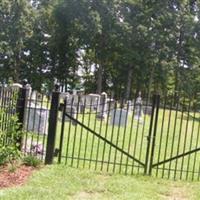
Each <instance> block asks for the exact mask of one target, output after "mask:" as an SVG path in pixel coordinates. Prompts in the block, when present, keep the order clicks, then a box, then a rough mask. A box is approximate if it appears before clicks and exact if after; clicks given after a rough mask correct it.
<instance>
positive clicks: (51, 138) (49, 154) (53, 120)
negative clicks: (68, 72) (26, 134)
mask: <svg viewBox="0 0 200 200" xmlns="http://www.w3.org/2000/svg"><path fill="white" fill-rule="evenodd" d="M58 90H59V86H58V85H56V86H55V91H54V92H53V94H52V99H51V108H50V115H49V127H48V136H47V148H46V149H47V150H46V157H45V164H52V163H53V156H54V148H55V139H56V128H57V118H58V107H59V99H60V92H59V91H58Z"/></svg>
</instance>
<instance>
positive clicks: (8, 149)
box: [0, 109, 22, 165]
mask: <svg viewBox="0 0 200 200" xmlns="http://www.w3.org/2000/svg"><path fill="white" fill-rule="evenodd" d="M5 114H6V113H5V111H3V110H2V109H1V110H0V116H1V119H3V116H4V115H5ZM0 123H5V119H4V121H0ZM6 123H7V125H8V127H6V128H5V129H3V130H0V165H4V164H6V163H10V164H11V165H13V163H14V161H15V160H17V159H19V158H20V155H21V154H20V150H19V145H20V144H19V143H18V142H17V141H19V138H20V137H21V134H22V132H21V131H20V129H19V123H18V122H17V116H16V115H13V116H11V117H10V118H9V121H8V122H6Z"/></svg>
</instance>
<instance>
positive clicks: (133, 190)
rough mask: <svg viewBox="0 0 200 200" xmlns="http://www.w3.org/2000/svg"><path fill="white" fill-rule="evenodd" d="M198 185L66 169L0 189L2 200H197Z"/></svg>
mask: <svg viewBox="0 0 200 200" xmlns="http://www.w3.org/2000/svg"><path fill="white" fill-rule="evenodd" d="M199 187H200V183H199V182H184V181H170V180H165V179H159V178H152V177H148V176H140V175H138V176H125V175H120V174H110V173H105V172H94V171H90V170H86V169H75V168H71V167H66V166H65V165H62V164H61V165H57V164H54V165H51V166H45V167H43V168H42V169H40V170H37V171H34V172H33V174H32V175H31V177H29V179H28V180H27V181H26V182H25V183H24V185H22V186H17V187H11V188H6V189H5V188H4V189H0V199H1V200H36V199H42V200H63V199H66V200H67V199H73V200H78V199H80V200H90V199H91V200H93V199H98V200H102V199H107V200H108V199H122V200H134V199H135V200H151V199H152V200H158V199H160V200H174V199H176V200H199V199H200V191H199Z"/></svg>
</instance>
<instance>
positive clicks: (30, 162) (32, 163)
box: [23, 155, 41, 167]
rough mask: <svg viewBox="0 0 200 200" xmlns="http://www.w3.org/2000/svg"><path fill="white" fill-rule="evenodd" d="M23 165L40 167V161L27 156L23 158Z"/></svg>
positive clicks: (32, 156) (34, 157)
mask: <svg viewBox="0 0 200 200" xmlns="http://www.w3.org/2000/svg"><path fill="white" fill-rule="evenodd" d="M23 164H24V165H27V166H33V167H38V166H39V165H41V160H40V159H39V158H37V157H36V156H34V155H28V156H26V157H24V158H23Z"/></svg>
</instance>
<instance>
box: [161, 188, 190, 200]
mask: <svg viewBox="0 0 200 200" xmlns="http://www.w3.org/2000/svg"><path fill="white" fill-rule="evenodd" d="M188 195H189V194H188V193H187V189H186V188H181V187H176V186H174V187H173V188H172V189H171V190H170V191H169V193H168V194H167V195H165V197H163V199H164V200H190V198H189V197H188Z"/></svg>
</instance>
